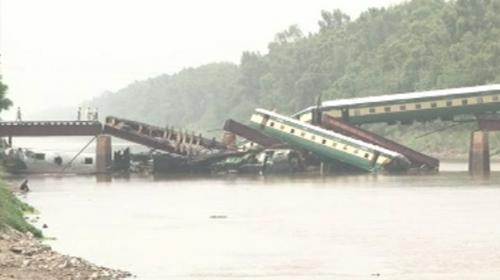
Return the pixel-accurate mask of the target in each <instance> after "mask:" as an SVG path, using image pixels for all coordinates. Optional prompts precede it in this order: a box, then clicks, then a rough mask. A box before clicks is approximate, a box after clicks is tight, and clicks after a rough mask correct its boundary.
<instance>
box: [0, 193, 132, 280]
mask: <svg viewBox="0 0 500 280" xmlns="http://www.w3.org/2000/svg"><path fill="white" fill-rule="evenodd" d="M33 211H34V209H33V208H32V207H31V206H29V205H27V204H26V203H23V202H22V201H20V200H19V199H18V198H17V197H16V196H15V195H14V194H13V193H12V192H11V191H10V190H8V189H7V187H6V186H5V185H4V184H2V185H0V280H6V279H23V280H35V279H44V280H62V279H68V280H70V279H71V280H72V279H94V280H112V279H124V278H126V277H130V276H131V274H130V273H128V272H125V271H121V270H115V269H110V268H105V267H101V266H97V265H95V264H92V263H90V262H88V261H85V260H83V259H81V258H77V257H71V256H67V255H62V254H59V253H57V252H55V251H53V250H52V249H51V248H50V246H47V245H44V244H43V243H42V242H41V241H40V239H39V238H41V237H42V232H41V231H40V230H38V229H36V228H35V227H33V226H32V225H30V224H29V223H28V222H27V221H26V219H25V218H24V215H25V214H26V212H28V213H29V212H33Z"/></svg>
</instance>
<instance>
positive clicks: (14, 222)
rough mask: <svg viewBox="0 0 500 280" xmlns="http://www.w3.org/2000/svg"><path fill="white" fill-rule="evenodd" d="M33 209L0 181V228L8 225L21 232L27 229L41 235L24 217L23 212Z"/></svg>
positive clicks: (38, 235)
mask: <svg viewBox="0 0 500 280" xmlns="http://www.w3.org/2000/svg"><path fill="white" fill-rule="evenodd" d="M33 211H34V209H33V207H31V206H29V205H28V204H26V203H24V202H22V201H20V200H19V199H18V198H17V197H16V196H15V195H14V194H13V193H12V192H11V191H10V190H8V189H7V187H6V186H5V183H4V182H1V181H0V229H2V228H5V227H8V226H10V227H12V228H14V229H16V230H19V231H21V232H28V231H29V232H31V233H33V234H34V235H35V236H37V237H42V232H41V231H40V230H38V229H36V228H35V227H33V226H32V225H30V224H29V223H28V222H27V221H26V220H25V219H24V214H25V213H29V212H33Z"/></svg>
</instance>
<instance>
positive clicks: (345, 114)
mask: <svg viewBox="0 0 500 280" xmlns="http://www.w3.org/2000/svg"><path fill="white" fill-rule="evenodd" d="M340 112H341V114H342V120H344V121H347V120H349V108H346V107H344V108H342V109H340Z"/></svg>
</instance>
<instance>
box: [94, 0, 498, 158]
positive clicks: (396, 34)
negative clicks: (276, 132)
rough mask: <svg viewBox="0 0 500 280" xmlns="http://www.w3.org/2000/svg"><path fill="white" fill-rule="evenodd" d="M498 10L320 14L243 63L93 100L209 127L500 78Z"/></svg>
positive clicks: (397, 133)
mask: <svg viewBox="0 0 500 280" xmlns="http://www.w3.org/2000/svg"><path fill="white" fill-rule="evenodd" d="M499 15H500V0H459V1H443V0H414V1H409V2H406V3H403V4H400V5H397V6H393V7H390V8H379V9H378V8H377V9H375V8H373V9H369V10H367V11H365V12H364V13H362V14H361V15H360V16H359V18H357V19H355V20H351V19H350V18H349V16H347V15H346V14H344V13H342V12H341V11H339V10H334V11H331V12H330V11H322V12H321V14H320V18H319V21H318V24H319V31H318V32H316V33H313V34H303V32H302V31H301V30H300V28H299V27H298V26H295V25H292V26H290V27H289V28H288V29H287V30H284V31H282V32H280V33H278V34H276V37H275V40H274V41H273V42H271V43H269V46H268V52H267V53H266V54H260V53H256V52H251V51H248V52H244V53H243V54H242V57H241V62H240V64H239V65H234V64H229V63H219V64H210V65H205V66H202V67H199V68H194V69H185V70H182V71H180V72H179V73H177V74H174V75H162V76H159V77H156V78H152V79H149V80H146V81H140V82H135V83H133V84H131V85H129V86H128V87H126V88H124V89H122V90H119V91H117V92H115V93H106V94H104V95H102V96H100V97H98V98H96V99H94V100H92V104H93V106H96V107H99V108H100V111H101V112H102V113H104V114H115V115H118V116H126V117H129V118H134V119H140V120H144V121H148V122H153V123H156V124H159V125H164V124H174V125H178V126H183V127H184V126H186V127H190V128H193V129H200V130H202V131H206V130H208V129H212V128H219V127H221V125H222V123H223V121H224V120H225V119H226V118H229V117H232V118H237V119H240V120H243V121H246V120H247V119H248V116H249V114H250V112H251V111H252V110H253V109H254V108H255V107H257V106H259V107H264V108H268V109H276V110H277V111H278V112H282V113H293V112H295V111H298V110H300V109H302V108H304V107H307V106H309V105H311V104H313V103H314V102H315V99H316V98H317V96H319V95H322V99H323V100H326V99H336V98H345V97H357V96H367V95H379V94H390V93H399V92H409V91H415V90H428V89H437V88H447V87H459V86H469V85H480V84H487V83H500V16H499ZM431 126H432V128H435V127H436V126H437V125H436V124H434V125H431ZM415 127H417V128H418V131H420V132H421V131H425V128H423V126H422V125H417V126H415ZM375 129H378V130H385V132H388V133H390V134H391V135H393V136H394V137H395V138H397V139H400V138H403V139H404V138H407V139H406V140H408V138H410V136H411V137H413V136H414V135H415V132H412V131H411V130H410V129H408V128H399V127H390V128H382V127H381V126H379V127H376V128H375ZM453 133H455V134H456V137H455V138H459V140H457V139H450V141H455V142H456V141H462V142H463V141H466V140H465V139H466V137H465V136H464V135H465V133H466V130H465V129H458V130H457V129H455V130H454V131H453ZM431 137H437V136H431ZM413 138H414V137H413ZM413 138H412V139H413ZM434 140H437V139H434ZM410 142H411V144H412V145H413V146H420V144H419V143H418V142H414V141H410ZM427 142H429V141H427ZM454 145H456V146H461V145H462V144H461V142H460V143H455V144H454ZM428 148H429V149H432V147H428ZM463 148H464V149H465V148H466V147H463Z"/></svg>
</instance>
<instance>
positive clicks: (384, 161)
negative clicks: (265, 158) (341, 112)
mask: <svg viewBox="0 0 500 280" xmlns="http://www.w3.org/2000/svg"><path fill="white" fill-rule="evenodd" d="M250 126H252V127H253V128H255V129H258V130H260V131H261V132H262V133H264V134H266V135H268V136H270V137H273V138H276V139H279V140H281V141H283V142H286V143H288V144H290V145H291V146H294V147H296V148H299V149H305V150H307V151H310V152H313V153H315V154H316V155H318V156H320V157H322V158H323V159H326V160H328V159H329V160H336V161H340V162H343V163H346V164H348V165H351V166H355V167H357V168H359V169H362V170H366V171H372V172H373V171H378V170H380V169H386V170H389V171H393V170H398V171H402V170H406V169H408V167H409V162H408V160H407V159H406V158H405V157H404V156H402V155H401V154H399V153H396V152H393V151H390V150H387V149H384V148H382V147H379V146H375V145H372V144H369V143H365V142H363V141H359V140H356V139H354V138H350V137H347V136H344V135H341V134H338V133H335V132H332V131H328V130H326V129H322V128H320V127H316V126H313V125H310V124H307V123H304V122H302V121H299V120H296V119H293V118H290V117H286V116H283V115H279V114H277V113H274V112H271V111H267V110H264V109H256V112H255V113H254V114H253V115H252V117H251V119H250Z"/></svg>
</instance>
